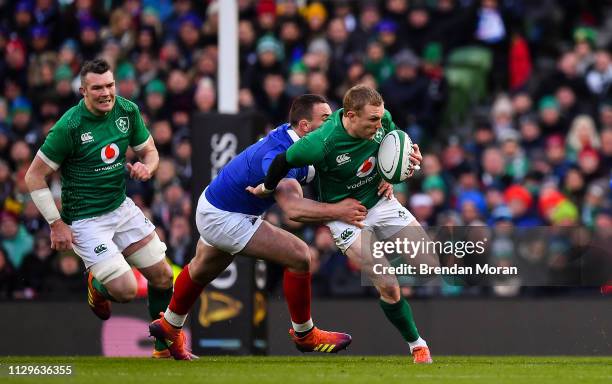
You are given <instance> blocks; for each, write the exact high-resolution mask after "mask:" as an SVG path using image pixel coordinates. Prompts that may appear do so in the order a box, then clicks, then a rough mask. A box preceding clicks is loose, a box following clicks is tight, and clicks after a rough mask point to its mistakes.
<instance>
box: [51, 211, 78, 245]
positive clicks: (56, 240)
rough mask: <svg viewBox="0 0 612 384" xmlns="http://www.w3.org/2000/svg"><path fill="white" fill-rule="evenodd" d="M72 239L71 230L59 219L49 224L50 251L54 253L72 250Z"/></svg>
mask: <svg viewBox="0 0 612 384" xmlns="http://www.w3.org/2000/svg"><path fill="white" fill-rule="evenodd" d="M73 239H74V237H73V235H72V230H71V229H70V227H69V226H68V225H67V224H66V223H64V222H63V221H62V220H61V219H59V220H55V221H54V222H53V223H51V249H55V250H56V251H67V250H69V249H72V241H73Z"/></svg>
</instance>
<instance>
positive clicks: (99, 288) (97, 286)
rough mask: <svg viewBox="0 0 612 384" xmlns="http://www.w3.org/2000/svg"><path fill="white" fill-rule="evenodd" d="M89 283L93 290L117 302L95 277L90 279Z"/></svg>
mask: <svg viewBox="0 0 612 384" xmlns="http://www.w3.org/2000/svg"><path fill="white" fill-rule="evenodd" d="M91 285H93V287H94V288H95V290H96V291H98V292H99V293H100V294H101V295H102V296H104V298H105V299H106V300H110V301H113V302H115V303H116V302H117V300H115V298H114V297H112V296H111V294H110V293H109V292H108V289H106V287H105V286H104V285H103V284H102V283H101V282H100V281H99V280H98V279H96V278H95V277H94V278H93V279H92V281H91Z"/></svg>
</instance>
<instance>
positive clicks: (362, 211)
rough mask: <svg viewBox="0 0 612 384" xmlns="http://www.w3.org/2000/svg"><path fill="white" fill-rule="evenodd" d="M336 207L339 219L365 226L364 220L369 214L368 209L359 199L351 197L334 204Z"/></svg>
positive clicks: (359, 226)
mask: <svg viewBox="0 0 612 384" xmlns="http://www.w3.org/2000/svg"><path fill="white" fill-rule="evenodd" d="M334 208H335V209H336V210H337V214H336V216H337V217H338V220H340V221H344V222H345V223H347V224H351V225H354V226H356V227H358V228H363V221H364V220H365V218H366V215H367V214H368V210H367V209H366V207H364V206H363V205H361V203H360V202H359V201H357V200H355V199H352V198H350V197H349V198H348V199H344V200H342V201H340V202H338V203H336V204H334Z"/></svg>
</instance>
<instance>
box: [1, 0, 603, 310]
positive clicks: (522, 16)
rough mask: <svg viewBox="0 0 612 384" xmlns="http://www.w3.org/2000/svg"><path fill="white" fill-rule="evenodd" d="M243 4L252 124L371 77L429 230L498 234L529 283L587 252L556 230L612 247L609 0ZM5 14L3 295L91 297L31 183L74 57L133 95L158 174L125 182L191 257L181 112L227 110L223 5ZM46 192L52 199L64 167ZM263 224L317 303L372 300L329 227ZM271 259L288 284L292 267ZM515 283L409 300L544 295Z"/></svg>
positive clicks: (181, 257)
mask: <svg viewBox="0 0 612 384" xmlns="http://www.w3.org/2000/svg"><path fill="white" fill-rule="evenodd" d="M237 2H238V6H239V12H240V21H239V25H238V28H239V32H238V39H239V47H240V53H239V61H240V74H241V81H240V91H239V105H240V110H241V111H243V112H251V113H253V114H256V115H258V116H259V118H260V120H263V121H264V122H265V125H266V130H269V129H271V128H273V127H275V126H276V125H279V124H281V123H283V122H285V121H286V120H287V115H288V110H289V107H290V104H291V101H292V98H293V97H295V96H296V95H300V94H303V93H316V94H321V95H325V96H326V97H327V98H328V99H329V102H330V104H331V106H332V109H336V108H339V107H341V104H342V95H343V94H344V92H345V91H346V90H347V89H348V88H350V87H351V86H353V85H355V84H358V83H366V84H369V85H371V86H374V87H376V88H377V89H378V90H379V91H380V92H381V94H382V95H383V97H384V99H385V101H386V103H385V107H386V108H387V109H388V110H389V111H390V112H391V114H392V116H393V118H394V120H395V122H396V123H397V124H398V126H399V127H400V128H401V129H403V130H405V131H406V132H408V133H409V134H410V136H411V137H412V138H413V140H414V141H415V142H417V143H419V144H420V145H421V149H422V152H423V153H424V160H423V164H422V171H421V172H419V173H417V175H416V176H415V177H414V178H412V179H410V180H409V182H407V183H405V184H401V185H397V186H396V195H397V197H398V199H400V200H401V201H402V203H403V204H405V205H406V206H407V207H408V208H409V209H410V210H411V212H413V213H414V215H415V216H416V217H417V219H418V220H419V221H420V222H421V223H422V224H423V225H425V226H426V227H430V228H433V227H435V226H439V225H455V226H479V225H487V226H488V227H487V231H489V232H488V233H489V237H490V238H491V239H492V240H491V243H490V249H489V253H488V256H487V257H488V262H489V263H490V264H494V265H499V266H509V265H522V266H526V267H528V269H529V268H531V269H532V270H534V271H535V272H534V273H536V274H537V273H541V274H542V273H543V275H540V280H538V278H535V280H534V281H537V282H540V283H541V284H533V285H555V282H558V283H559V284H558V285H572V284H569V283H567V282H568V281H573V280H572V279H575V278H576V276H575V273H576V270H575V269H576V266H575V263H574V262H573V261H575V260H574V259H573V258H575V257H576V255H578V254H579V253H580V250H579V249H580V247H581V246H583V245H584V244H583V243H580V240H579V239H578V237H579V236H570V235H568V234H567V233H566V232H564V229H563V228H562V227H571V226H581V227H583V228H584V230H582V229H581V230H574V231H572V233H574V234H575V233H576V232H579V233H582V234H585V236H591V237H593V238H602V239H606V238H607V239H608V241H609V240H610V236H611V234H610V231H611V228H612V207H611V205H610V204H611V203H612V198H611V193H610V176H611V174H610V170H611V169H612V60H611V55H610V47H611V46H612V45H611V43H612V41H610V40H611V37H612V9H611V8H609V7H605V6H604V5H602V4H603V3H605V2H600V1H579V0H569V1H556V0H543V1H538V2H530V1H526V0H524V1H521V0H513V1H504V0H481V1H478V0H422V1H418V0H385V1H382V0H381V1H367V0H364V1H342V0H337V1H323V2H318V1H305V0H302V1H301V0H276V1H274V0H238V1H237ZM0 15H1V16H0V51H1V52H2V54H1V55H0V81H1V84H0V221H1V225H0V298H5V299H10V298H18V299H31V298H41V299H42V298H49V297H51V298H62V297H74V296H78V297H81V296H83V295H84V292H85V284H86V282H85V277H84V276H83V266H82V263H81V261H80V260H79V259H78V257H76V256H75V255H74V254H72V253H67V254H57V253H56V252H55V251H53V250H51V249H50V240H49V228H48V225H47V224H46V222H45V221H44V219H43V218H42V217H41V216H40V214H39V213H38V210H37V209H36V207H35V205H34V203H33V202H32V201H31V199H30V197H29V194H28V191H27V188H26V186H25V183H24V175H25V172H26V170H27V168H28V165H29V164H30V162H31V160H32V158H33V156H34V155H35V154H36V151H37V150H38V148H39V147H40V145H41V143H42V142H43V140H44V138H45V135H46V134H47V133H48V132H49V130H50V129H51V127H52V126H53V125H54V123H55V122H56V121H57V119H58V118H59V117H60V116H61V115H62V114H63V113H64V112H65V111H66V110H67V109H68V108H70V107H71V106H73V105H75V104H76V103H77V102H78V100H79V97H80V96H79V93H78V88H79V85H80V79H79V76H78V72H79V68H80V66H81V64H82V63H83V62H84V61H85V60H90V59H93V58H96V57H103V58H105V59H106V60H108V61H109V62H110V63H111V64H112V66H113V68H114V71H115V79H116V82H117V93H118V94H119V95H121V96H124V97H126V98H129V99H130V100H133V101H135V102H137V103H138V105H139V106H140V108H141V111H142V114H143V117H144V119H145V121H146V123H147V125H148V127H149V129H150V131H151V134H152V135H153V137H154V139H155V143H156V145H157V148H158V150H159V153H160V157H161V161H160V165H159V169H158V171H157V173H156V175H155V177H154V179H153V180H151V181H150V182H146V183H141V182H135V181H132V180H130V181H129V182H128V186H127V193H128V196H130V197H131V198H132V199H133V200H134V201H135V202H136V204H137V205H138V206H139V207H141V208H142V209H143V211H144V212H145V214H146V215H147V216H149V217H150V218H151V219H152V220H153V222H154V223H155V225H156V226H157V228H158V233H159V235H160V237H161V239H162V240H163V241H165V242H166V244H167V245H168V257H169V258H170V259H171V260H172V262H173V263H174V264H176V265H177V266H182V265H185V264H186V263H187V262H188V261H189V260H190V258H191V257H192V250H193V246H194V244H195V240H196V239H195V238H194V237H193V230H192V226H193V214H192V213H193V212H192V211H193V207H192V204H191V197H190V196H191V195H190V194H191V193H192V192H193V191H190V178H191V176H192V164H191V152H192V149H193V145H194V143H192V142H191V141H190V119H191V114H192V112H194V111H199V112H214V111H215V110H216V104H217V90H216V82H217V65H218V63H217V58H218V47H217V29H218V25H219V23H220V21H219V4H218V2H217V1H214V0H213V1H189V0H173V1H171V0H160V1H151V0H123V1H121V0H108V1H102V0H59V1H57V0H19V1H10V2H0ZM191 129H206V127H205V126H197V127H192V128H191ZM263 133H264V132H262V134H263ZM130 156H131V157H130V159H133V154H131V155H130ZM50 186H51V190H52V192H53V194H54V196H55V198H56V199H57V201H58V203H59V197H60V183H59V175H58V174H57V173H56V174H55V175H54V176H53V177H52V179H51V180H50ZM195 193H198V194H199V193H200V191H195ZM267 218H268V220H270V221H271V222H272V223H274V224H277V225H280V226H283V227H286V228H289V229H290V230H291V231H293V232H295V233H296V234H298V235H299V236H300V237H302V238H303V239H305V240H306V241H307V242H308V243H309V244H310V245H311V248H312V250H313V254H314V259H313V262H312V270H313V272H314V277H313V279H314V285H313V289H314V293H315V294H316V295H317V296H334V297H347V296H360V295H364V294H368V293H369V292H370V291H371V288H369V287H364V286H362V284H361V279H360V273H359V271H356V270H355V269H354V268H353V267H352V266H351V265H350V263H349V262H348V261H347V259H346V258H345V257H343V256H342V254H341V253H339V252H338V250H337V248H336V247H335V245H334V242H333V240H332V238H331V235H330V233H329V231H328V230H327V229H326V228H325V227H324V226H303V225H300V224H298V223H293V222H290V221H288V220H287V219H286V218H285V217H284V216H283V215H282V213H281V212H279V211H278V210H273V211H272V212H270V213H268V215H267ZM540 226H546V228H549V229H550V228H553V229H555V228H556V230H551V231H549V232H546V234H545V235H544V234H543V235H542V236H541V237H539V238H536V239H531V241H528V240H525V241H519V242H517V241H512V239H511V236H505V235H504V233H508V231H509V229H508V228H510V230H512V228H516V229H520V228H535V227H540ZM269 270H270V273H269V277H270V278H269V289H270V291H271V292H277V291H278V290H279V286H278V285H279V284H278V282H279V280H280V278H281V276H282V273H281V270H280V269H279V268H278V267H274V266H270V269H269ZM538 271H539V272H538ZM522 278H523V279H526V277H522ZM542 278H543V279H544V280H541V279H542ZM546 279H548V280H546ZM489 285H491V284H489ZM521 285H526V286H528V285H530V284H529V281H521V279H520V278H518V279H515V280H512V281H511V280H509V281H505V282H504V285H503V286H499V287H470V286H469V285H465V284H457V285H454V284H445V285H443V286H442V287H441V288H440V287H434V288H432V287H420V288H414V289H412V288H408V287H406V288H405V289H404V293H405V294H407V295H430V294H443V295H469V294H482V293H487V294H493V295H501V296H512V295H517V294H520V293H521V292H522V293H539V292H542V291H541V289H538V288H530V287H523V288H521V287H520V286H521ZM575 285H577V284H575ZM574 291H575V290H572V292H574Z"/></svg>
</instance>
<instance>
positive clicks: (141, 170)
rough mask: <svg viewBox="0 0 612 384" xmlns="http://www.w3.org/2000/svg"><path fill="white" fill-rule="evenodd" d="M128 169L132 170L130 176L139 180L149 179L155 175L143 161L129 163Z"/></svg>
mask: <svg viewBox="0 0 612 384" xmlns="http://www.w3.org/2000/svg"><path fill="white" fill-rule="evenodd" d="M127 169H128V171H130V177H131V178H132V179H134V180H138V181H147V180H149V179H150V178H151V176H153V175H152V174H151V171H150V170H149V167H147V166H146V165H144V164H143V163H141V162H137V163H134V164H130V163H128V164H127Z"/></svg>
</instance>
